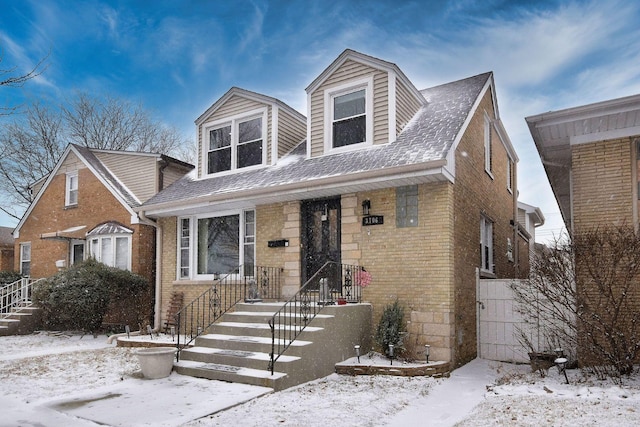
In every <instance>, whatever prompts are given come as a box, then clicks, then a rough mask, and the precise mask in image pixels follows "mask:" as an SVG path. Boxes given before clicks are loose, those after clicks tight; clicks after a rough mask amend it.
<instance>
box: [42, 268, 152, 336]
mask: <svg viewBox="0 0 640 427" xmlns="http://www.w3.org/2000/svg"><path fill="white" fill-rule="evenodd" d="M147 288H148V286H147V283H146V280H145V279H144V278H142V277H140V276H138V275H135V274H133V273H131V272H129V271H125V270H119V269H116V268H112V267H107V266H106V265H104V264H102V263H99V262H97V261H95V260H93V259H89V260H87V261H85V262H83V263H81V264H78V265H74V266H71V267H70V268H68V269H66V270H64V271H61V272H59V273H58V274H56V275H55V276H52V277H50V278H48V279H46V280H44V281H43V282H41V283H40V284H38V285H37V286H36V287H35V288H34V290H33V296H32V297H33V301H34V303H35V304H36V305H38V306H39V307H41V308H42V310H43V314H44V315H43V319H44V323H45V327H46V328H48V329H65V330H82V331H85V332H92V333H96V332H97V331H98V330H99V329H100V326H101V325H102V322H103V319H104V317H105V315H106V314H107V310H108V308H109V307H110V305H111V306H114V305H115V306H118V305H119V304H118V301H122V300H125V299H128V298H134V299H136V298H138V297H139V296H140V295H142V294H143V293H144V291H145V290H146V289H147Z"/></svg>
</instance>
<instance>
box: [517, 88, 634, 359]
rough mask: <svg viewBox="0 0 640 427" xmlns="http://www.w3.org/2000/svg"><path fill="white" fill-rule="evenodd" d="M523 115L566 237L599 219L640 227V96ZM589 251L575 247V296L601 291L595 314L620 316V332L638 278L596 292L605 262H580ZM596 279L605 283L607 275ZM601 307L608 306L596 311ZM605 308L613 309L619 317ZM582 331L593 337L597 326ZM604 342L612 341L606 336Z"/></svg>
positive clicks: (585, 353) (585, 350)
mask: <svg viewBox="0 0 640 427" xmlns="http://www.w3.org/2000/svg"><path fill="white" fill-rule="evenodd" d="M526 121H527V123H528V125H529V130H530V132H531V135H532V137H533V140H534V142H535V144H536V147H537V149H538V152H539V154H540V158H541V160H542V164H543V166H544V168H545V171H546V174H547V177H548V178H549V182H550V184H551V189H552V190H553V193H554V195H555V198H556V200H557V202H558V206H559V207H560V213H561V214H562V218H563V220H564V223H565V226H566V227H567V230H568V231H569V234H570V235H571V236H582V235H584V234H583V233H588V232H590V231H592V230H595V229H596V228H599V227H602V226H605V227H606V226H614V227H618V226H622V227H627V226H628V227H633V228H635V229H636V230H637V229H638V224H639V219H640V218H639V214H638V209H639V203H640V168H639V165H640V163H639V162H640V95H633V96H627V97H624V98H618V99H612V100H608V101H602V102H597V103H594V104H589V105H582V106H578V107H573V108H567V109H564V110H558V111H551V112H547V113H542V114H538V115H535V116H530V117H527V118H526ZM599 246H600V245H599ZM586 252H588V251H576V254H575V260H574V263H575V281H576V290H577V292H578V294H579V295H587V297H586V299H587V300H588V301H589V298H590V296H591V295H605V296H604V297H603V299H602V302H601V304H602V306H601V305H597V304H595V303H594V304H593V307H596V308H595V309H593V310H595V311H597V312H596V315H594V316H593V318H594V319H596V318H597V319H601V320H600V321H601V322H603V323H605V322H611V321H613V322H615V321H616V319H620V320H619V323H618V324H617V326H618V331H616V334H617V333H618V332H619V330H620V325H622V324H623V321H625V322H626V321H627V319H634V320H632V322H635V321H636V320H635V319H636V318H637V301H638V297H639V295H638V294H637V293H636V292H637V290H638V283H634V282H635V279H632V280H631V281H630V282H629V285H630V288H629V289H628V290H621V289H616V288H615V287H613V286H612V287H611V288H610V289H611V292H593V290H594V289H597V287H596V286H597V285H596V284H595V282H596V280H595V279H594V278H593V274H597V272H601V271H607V270H606V269H605V268H603V267H602V266H599V267H598V268H589V269H588V268H581V266H585V264H586V263H593V259H590V258H588V257H589V254H585V253H586ZM585 260H589V261H586V262H585ZM591 265H594V264H591ZM588 270H592V271H591V272H588ZM594 272H595V273H594ZM599 282H600V283H608V282H607V279H606V278H605V279H604V280H600V281H599ZM625 285H626V284H625ZM619 293H620V294H619ZM618 295H619V296H621V297H622V298H618V297H617V296H618ZM607 298H612V299H607ZM589 302H590V301H589ZM614 304H615V305H616V306H615V307H614ZM582 306H583V307H584V306H588V304H585V303H583V304H582ZM600 307H606V309H605V308H602V311H601V310H600ZM585 312H586V313H589V311H585ZM609 313H616V317H610V316H609ZM612 319H613V320H612ZM584 323H585V322H578V329H579V332H580V331H581V330H584V329H583V328H584V325H583V324H584ZM584 335H589V336H591V337H596V338H597V337H598V334H597V333H594V334H583V336H584ZM579 337H580V335H579ZM580 342H583V341H582V340H581V341H580ZM603 342H607V343H608V342H613V341H612V340H611V341H610V340H609V339H608V338H607V339H606V340H603ZM591 348H593V347H591ZM628 348H632V347H631V346H629V347H628ZM578 352H579V353H581V356H580V357H581V362H585V359H589V358H590V353H591V351H590V350H589V347H588V346H584V345H583V344H579V346H578ZM611 353H612V354H613V351H611Z"/></svg>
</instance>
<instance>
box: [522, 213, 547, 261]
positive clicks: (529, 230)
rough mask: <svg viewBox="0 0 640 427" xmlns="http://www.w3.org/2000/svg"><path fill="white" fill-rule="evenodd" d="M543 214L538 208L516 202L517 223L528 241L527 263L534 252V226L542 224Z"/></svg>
mask: <svg viewBox="0 0 640 427" xmlns="http://www.w3.org/2000/svg"><path fill="white" fill-rule="evenodd" d="M544 221H545V218H544V215H543V214H542V211H541V210H540V208H538V207H536V206H531V205H528V204H526V203H523V202H520V201H519V202H518V224H519V225H520V226H521V229H520V232H521V233H524V234H525V239H527V240H528V241H529V249H528V250H529V263H531V260H532V258H533V257H534V256H535V253H536V250H537V249H536V228H538V227H542V226H543V225H544Z"/></svg>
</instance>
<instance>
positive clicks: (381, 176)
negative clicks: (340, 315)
mask: <svg viewBox="0 0 640 427" xmlns="http://www.w3.org/2000/svg"><path fill="white" fill-rule="evenodd" d="M306 93H307V116H306V117H305V116H304V115H302V114H300V113H299V112H297V111H295V110H294V109H292V108H291V107H289V106H287V105H285V104H284V103H282V102H281V101H279V100H277V99H275V98H272V97H269V96H265V95H262V94H258V93H255V92H251V91H247V90H244V89H239V88H235V87H234V88H231V89H230V90H229V91H228V92H227V93H225V94H224V95H223V96H222V97H221V98H220V99H218V100H217V101H216V102H215V103H213V105H211V107H210V108H208V109H207V110H206V111H205V112H204V113H203V114H202V115H201V116H200V117H199V118H198V119H197V120H196V122H195V123H196V128H197V135H198V153H199V158H198V165H197V173H196V174H193V175H191V176H189V177H185V178H184V179H181V180H179V181H177V182H176V183H174V184H173V185H172V186H170V187H169V188H167V189H165V190H163V191H162V192H160V193H159V194H157V195H156V196H154V197H152V198H151V199H150V200H149V201H147V202H146V203H144V204H143V205H142V207H140V208H138V210H140V211H143V212H144V214H145V216H147V217H149V218H155V219H157V222H158V228H159V229H160V230H161V236H162V237H161V238H162V242H161V247H162V250H161V251H162V255H161V256H162V269H161V274H160V275H159V276H158V280H159V286H160V289H161V292H160V294H159V295H158V297H157V298H158V299H159V300H160V301H161V305H162V307H163V314H162V316H163V320H162V321H163V322H165V321H166V316H167V313H166V312H167V307H168V306H169V300H170V298H171V295H172V294H173V293H174V292H180V293H183V294H184V295H185V301H189V300H190V299H193V298H195V296H196V295H198V294H199V293H201V292H202V291H203V290H205V289H207V287H209V286H211V283H212V280H213V279H214V278H215V277H216V273H224V272H225V269H228V270H229V271H231V270H233V269H234V268H235V269H237V266H238V265H243V264H245V265H246V264H252V263H255V264H259V265H266V266H275V267H280V268H282V269H283V271H284V273H283V274H284V281H283V284H282V289H281V296H282V297H283V298H286V297H288V296H291V295H293V294H294V293H295V292H296V291H297V290H298V289H299V288H300V286H301V285H302V284H303V283H304V282H305V281H306V279H307V278H309V277H311V276H312V274H313V273H314V271H316V270H317V269H318V268H319V266H320V265H322V262H324V261H326V260H331V261H336V262H340V263H345V264H352V265H359V266H364V267H365V268H366V270H367V271H368V272H370V274H371V276H372V283H371V286H368V287H366V288H364V289H363V290H362V292H363V297H362V299H363V300H364V301H366V302H370V303H371V304H372V305H373V319H374V320H373V321H374V323H375V324H377V321H378V319H379V317H380V315H381V313H382V310H383V308H384V306H385V305H386V304H389V303H392V302H393V301H395V300H396V299H398V300H399V301H400V302H401V303H402V304H403V305H404V306H406V308H407V314H408V315H407V321H408V330H409V333H410V335H409V337H410V338H409V340H408V341H409V342H408V343H407V345H408V346H409V347H412V348H413V349H414V350H415V349H417V348H420V347H422V346H423V345H424V344H430V345H431V352H432V353H431V354H432V357H433V358H435V359H438V360H446V361H451V362H453V363H454V364H456V365H461V364H463V363H466V362H468V361H469V360H471V359H473V358H474V357H475V356H476V306H477V303H476V296H475V292H476V278H477V275H478V274H479V275H480V276H481V277H500V278H515V277H525V276H526V275H527V274H528V265H529V261H528V256H529V254H528V247H529V239H528V238H527V236H526V233H522V232H521V231H520V230H521V227H519V226H518V205H517V194H518V190H517V182H516V176H517V173H516V167H517V162H518V157H517V155H516V153H515V151H514V149H513V146H512V144H511V142H510V140H509V137H508V135H507V133H506V131H505V129H504V127H503V125H502V122H501V120H500V114H499V111H498V105H497V99H496V93H495V83H494V78H493V74H492V73H485V74H480V75H477V76H473V77H469V78H466V79H463V80H458V81H454V82H451V83H447V84H443V85H440V86H436V87H432V88H429V89H425V90H418V89H417V88H416V87H415V86H414V84H413V83H412V82H411V81H410V80H409V79H408V78H407V77H406V76H405V74H404V73H403V72H402V71H401V70H400V68H399V67H398V66H397V65H395V64H393V63H390V62H387V61H384V60H381V59H378V58H374V57H371V56H368V55H364V54H362V53H359V52H355V51H352V50H345V51H344V52H343V53H342V54H341V55H340V56H339V57H338V58H337V59H336V60H335V61H333V62H332V63H331V64H330V65H329V66H328V67H327V68H326V69H325V70H324V71H323V72H322V73H321V74H320V75H319V76H318V77H317V78H316V79H315V80H314V81H313V82H312V83H311V84H310V85H309V86H308V87H307V88H306ZM221 230H224V231H225V232H228V234H227V237H229V236H230V237H229V240H228V241H226V242H225V241H224V239H218V241H216V239H215V238H212V236H218V235H219V234H220V231H221ZM416 351H417V350H416Z"/></svg>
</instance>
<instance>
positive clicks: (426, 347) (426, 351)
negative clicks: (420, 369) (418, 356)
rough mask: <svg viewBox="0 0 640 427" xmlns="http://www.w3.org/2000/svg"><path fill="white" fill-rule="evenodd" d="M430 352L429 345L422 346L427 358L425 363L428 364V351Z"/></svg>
mask: <svg viewBox="0 0 640 427" xmlns="http://www.w3.org/2000/svg"><path fill="white" fill-rule="evenodd" d="M430 350H431V346H430V345H429V344H425V345H424V355H425V356H426V357H427V363H429V351H430Z"/></svg>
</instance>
